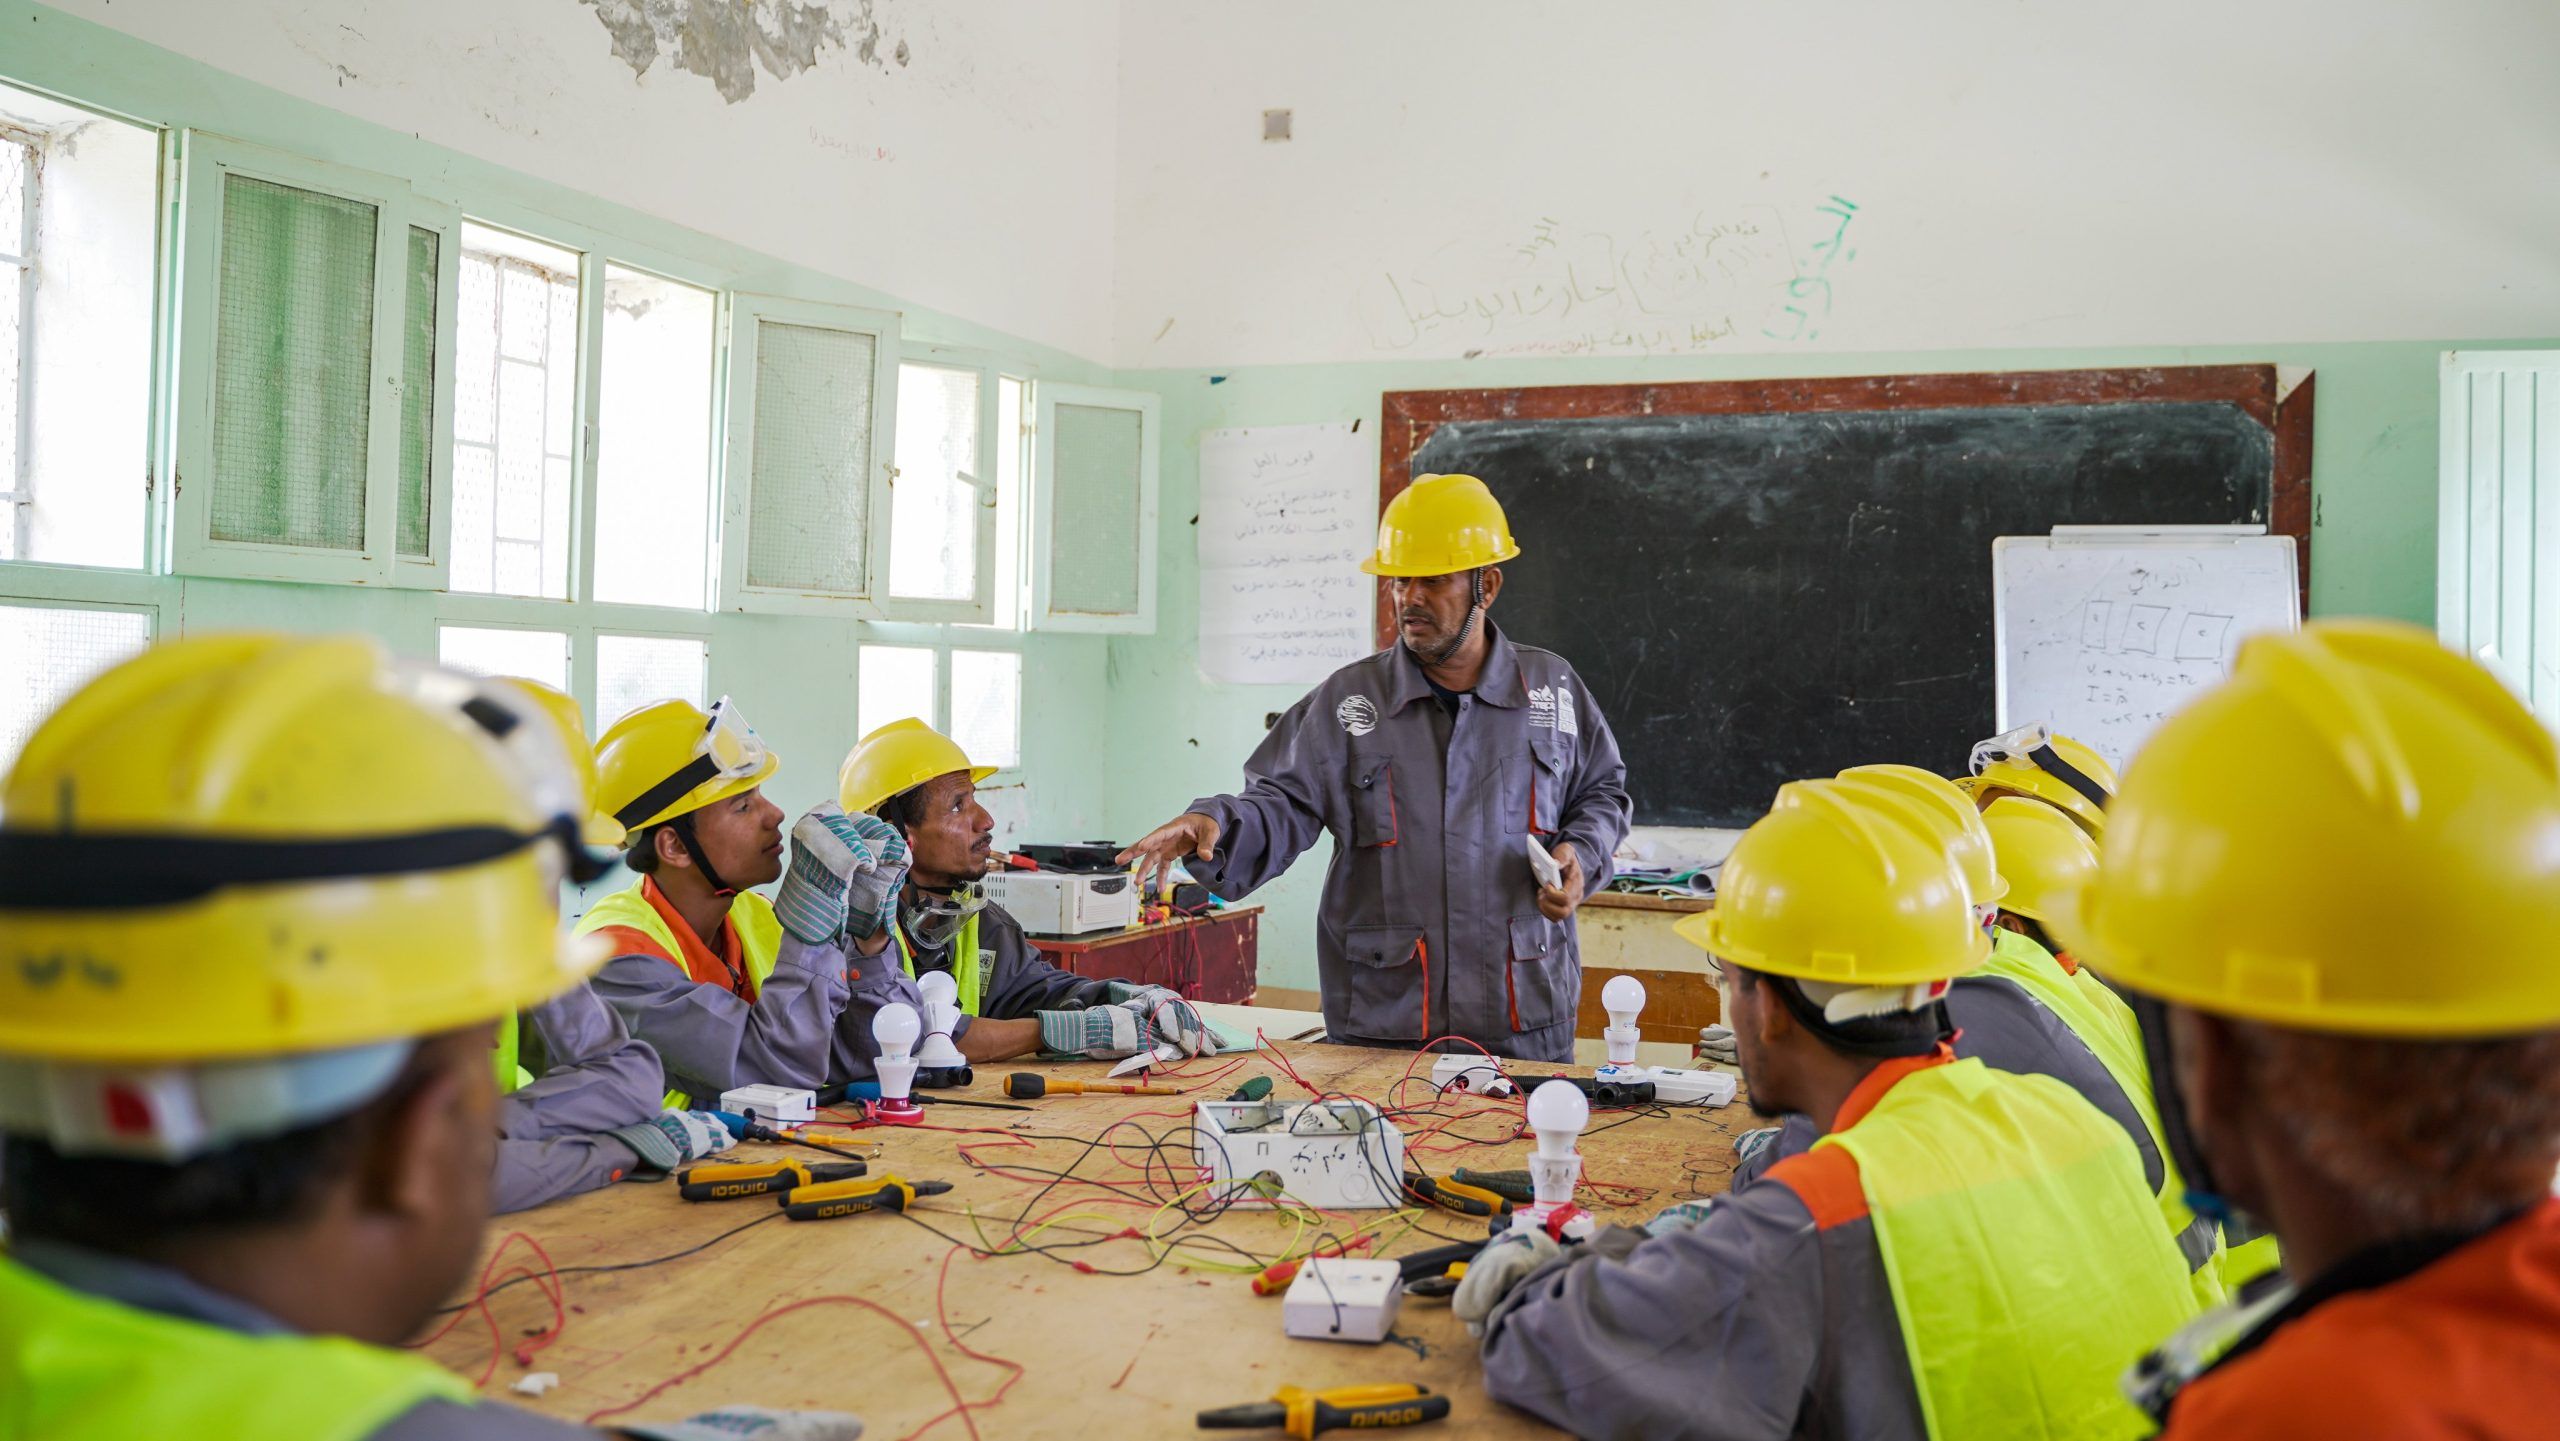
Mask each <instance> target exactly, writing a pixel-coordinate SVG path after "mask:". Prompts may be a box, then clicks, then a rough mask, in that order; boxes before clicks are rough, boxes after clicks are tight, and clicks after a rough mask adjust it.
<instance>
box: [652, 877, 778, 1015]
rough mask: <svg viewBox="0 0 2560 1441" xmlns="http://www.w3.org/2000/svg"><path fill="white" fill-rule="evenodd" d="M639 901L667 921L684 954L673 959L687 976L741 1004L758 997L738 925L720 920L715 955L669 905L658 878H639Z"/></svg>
mask: <svg viewBox="0 0 2560 1441" xmlns="http://www.w3.org/2000/svg"><path fill="white" fill-rule="evenodd" d="M640 898H641V899H642V900H645V901H647V902H648V903H649V908H650V909H651V910H653V911H656V912H657V913H658V918H659V919H660V920H662V921H665V922H666V924H667V934H668V935H671V936H673V937H675V939H676V945H677V946H678V947H680V948H681V949H682V950H683V951H684V955H683V956H682V957H681V958H674V959H678V960H679V963H680V964H681V965H683V967H684V973H685V974H686V975H688V976H690V977H692V978H693V979H694V980H697V981H699V982H701V983H702V984H704V985H706V986H718V987H720V988H721V989H722V990H724V991H727V992H728V993H729V994H731V995H733V996H736V997H737V998H738V999H739V1000H742V1001H752V1000H754V999H755V998H756V981H755V977H753V976H751V975H749V974H748V973H747V960H746V947H745V945H743V944H742V943H741V942H740V941H739V939H738V928H737V927H736V926H734V925H732V924H730V923H729V921H728V920H727V919H726V918H723V919H722V920H721V922H720V952H721V953H720V954H719V955H716V956H715V955H713V954H712V953H711V948H710V947H709V946H706V945H704V944H703V943H702V938H701V937H700V936H697V935H695V934H694V933H693V927H692V926H690V925H688V924H687V923H686V922H685V918H684V916H683V915H682V914H681V913H679V912H678V911H677V910H676V908H675V906H674V905H672V904H671V903H669V901H668V900H667V897H666V893H665V892H664V891H661V890H659V889H658V881H657V878H656V877H654V876H643V877H641V878H640ZM653 949H654V948H653Z"/></svg>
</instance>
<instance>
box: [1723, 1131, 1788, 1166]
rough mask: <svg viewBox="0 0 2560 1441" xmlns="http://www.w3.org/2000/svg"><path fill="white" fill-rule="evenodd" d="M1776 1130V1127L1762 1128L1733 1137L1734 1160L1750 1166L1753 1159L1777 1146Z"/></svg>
mask: <svg viewBox="0 0 2560 1441" xmlns="http://www.w3.org/2000/svg"><path fill="white" fill-rule="evenodd" d="M1778 1130H1779V1128H1778V1127H1776V1126H1762V1127H1761V1128H1760V1129H1759V1130H1756V1131H1745V1132H1743V1133H1742V1134H1741V1135H1739V1136H1736V1137H1734V1138H1733V1154H1734V1158H1735V1159H1736V1160H1738V1161H1740V1162H1742V1163H1743V1164H1745V1165H1748V1164H1750V1162H1751V1160H1752V1159H1753V1158H1754V1157H1756V1156H1758V1155H1759V1154H1760V1153H1761V1152H1763V1151H1765V1150H1767V1149H1769V1148H1770V1147H1771V1146H1774V1145H1776V1144H1778Z"/></svg>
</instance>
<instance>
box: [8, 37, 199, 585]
mask: <svg viewBox="0 0 2560 1441" xmlns="http://www.w3.org/2000/svg"><path fill="white" fill-rule="evenodd" d="M0 117H5V119H6V120H7V121H8V122H9V124H10V125H13V126H25V127H31V128H37V129H45V130H49V131H50V132H51V133H52V136H53V137H54V139H53V142H52V143H51V144H49V145H47V146H46V147H44V150H43V162H42V165H41V167H40V168H38V169H35V170H34V171H33V172H32V173H30V172H29V170H28V164H29V161H30V158H31V156H32V155H33V154H34V152H33V151H31V150H30V149H29V148H28V147H27V146H25V145H22V144H18V143H14V142H11V141H7V140H0V184H5V183H6V182H9V181H15V182H16V183H18V184H21V185H28V186H30V187H31V188H29V189H26V190H23V191H21V192H20V193H21V194H22V195H24V196H26V197H28V202H27V206H26V208H24V209H23V210H22V211H21V212H20V213H19V214H17V215H16V216H14V217H0V490H5V489H9V488H11V483H12V481H14V482H15V483H16V489H17V490H18V491H19V492H20V493H21V494H22V495H24V496H26V497H28V499H29V503H28V504H26V505H23V506H20V507H19V508H18V511H17V522H16V532H17V533H16V534H15V535H14V536H11V535H10V533H9V532H10V530H11V526H10V524H9V519H8V516H7V513H6V511H5V510H0V554H10V553H12V549H11V547H12V543H13V542H14V546H15V549H14V555H15V556H16V558H18V559H21V560H33V561H42V562H46V563H49V564H61V565H94V566H117V567H125V568H138V567H140V566H141V565H143V563H144V555H143V544H144V533H145V530H146V528H147V527H146V522H147V515H146V509H147V497H146V493H145V490H144V485H143V481H144V477H145V476H146V475H147V474H148V473H149V465H150V460H149V454H148V448H149V443H150V436H151V431H152V427H153V423H154V412H153V410H152V400H153V396H152V393H151V366H152V354H153V346H152V337H153V322H154V315H153V304H154V299H155V291H156V289H157V282H158V279H159V262H160V248H159V242H160V234H159V228H160V215H159V181H160V132H158V131H156V130H150V129H145V128H144V127H142V126H139V125H128V124H125V123H123V122H121V121H116V120H110V119H107V118H105V117H103V116H99V115H94V114H91V113H89V112H86V111H80V110H75V109H73V108H72V107H69V106H65V105H63V104H61V103H60V102H58V101H54V100H52V99H50V98H48V97H45V96H40V95H35V94H32V93H29V92H26V91H19V90H11V89H9V88H8V87H7V86H5V85H0ZM8 208H9V206H8V205H7V204H5V203H0V211H5V210H7V209H8ZM11 257H15V258H16V259H25V260H32V261H33V262H34V265H35V268H34V269H32V270H26V271H21V270H20V269H19V267H18V266H17V265H16V263H15V261H14V260H13V259H12V258H11ZM22 277H23V284H24V288H23V289H21V288H20V285H19V282H20V281H21V278H22ZM22 325H23V327H24V328H23V329H21V328H20V327H21V326H22ZM20 406H23V407H24V409H23V410H20V409H16V407H20ZM13 443H16V444H18V445H19V446H20V447H21V448H20V449H18V450H17V452H16V454H15V457H14V459H12V458H11V457H10V456H9V455H8V452H9V450H10V448H11V445H12V444H13ZM190 498H193V497H190Z"/></svg>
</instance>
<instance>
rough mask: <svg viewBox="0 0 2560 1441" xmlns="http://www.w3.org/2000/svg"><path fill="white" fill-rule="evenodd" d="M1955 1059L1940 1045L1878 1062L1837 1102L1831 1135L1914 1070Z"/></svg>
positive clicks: (1861, 1115) (1860, 1118) (1952, 1051)
mask: <svg viewBox="0 0 2560 1441" xmlns="http://www.w3.org/2000/svg"><path fill="white" fill-rule="evenodd" d="M1955 1058H1956V1050H1955V1047H1953V1046H1950V1045H1946V1044H1944V1043H1943V1042H1942V1043H1940V1044H1939V1046H1938V1048H1937V1049H1936V1050H1934V1051H1931V1052H1930V1053H1929V1054H1927V1055H1925V1056H1896V1057H1894V1058H1893V1059H1892V1060H1889V1061H1879V1062H1877V1063H1876V1068H1875V1069H1874V1070H1872V1071H1869V1072H1867V1074H1866V1076H1865V1077H1864V1078H1863V1079H1861V1080H1860V1081H1859V1082H1858V1084H1857V1085H1856V1086H1854V1087H1852V1088H1851V1089H1850V1091H1849V1099H1847V1100H1845V1101H1842V1102H1841V1103H1840V1114H1838V1115H1836V1116H1834V1117H1832V1118H1831V1130H1832V1133H1833V1134H1834V1135H1837V1134H1838V1133H1840V1132H1842V1131H1845V1130H1847V1129H1849V1128H1850V1127H1851V1126H1854V1125H1856V1124H1858V1123H1859V1122H1860V1121H1863V1120H1865V1119H1866V1118H1867V1112H1869V1111H1872V1110H1874V1109H1875V1108H1876V1102H1878V1101H1881V1100H1883V1099H1884V1093H1885V1092H1887V1091H1890V1090H1892V1089H1893V1085H1894V1082H1896V1081H1899V1080H1901V1079H1902V1078H1903V1077H1905V1076H1907V1075H1910V1074H1911V1073H1912V1072H1913V1071H1919V1070H1926V1069H1927V1068H1929V1067H1931V1066H1944V1065H1947V1064H1949V1063H1951V1062H1953V1061H1954V1060H1955ZM1771 1169H1772V1170H1774V1169H1775V1168H1774V1167H1773V1168H1771Z"/></svg>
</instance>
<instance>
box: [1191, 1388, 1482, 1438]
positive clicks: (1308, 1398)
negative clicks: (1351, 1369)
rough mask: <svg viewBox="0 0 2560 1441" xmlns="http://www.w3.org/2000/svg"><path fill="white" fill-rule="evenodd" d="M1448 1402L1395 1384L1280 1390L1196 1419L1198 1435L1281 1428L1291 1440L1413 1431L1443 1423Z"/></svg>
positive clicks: (1429, 1390)
mask: <svg viewBox="0 0 2560 1441" xmlns="http://www.w3.org/2000/svg"><path fill="white" fill-rule="evenodd" d="M1448 1415H1449V1398H1448V1397H1446V1396H1435V1395H1433V1394H1431V1388H1430V1387H1428V1386H1413V1385H1406V1384H1401V1383H1390V1384H1381V1385H1375V1386H1336V1387H1334V1388H1333V1389H1332V1390H1330V1391H1304V1390H1300V1389H1299V1388H1297V1387H1295V1386H1283V1387H1281V1388H1280V1389H1279V1390H1277V1391H1274V1392H1273V1393H1271V1399H1270V1400H1268V1401H1256V1402H1253V1403H1252V1404H1250V1405H1246V1406H1224V1407H1220V1408H1219V1409H1217V1410H1215V1411H1203V1412H1201V1413H1200V1416H1199V1423H1200V1428H1201V1429H1202V1430H1204V1431H1242V1430H1256V1429H1260V1428H1262V1427H1266V1426H1281V1427H1285V1428H1287V1430H1288V1434H1290V1435H1292V1436H1300V1437H1306V1436H1318V1435H1322V1434H1323V1433H1325V1432H1327V1431H1333V1430H1338V1429H1341V1428H1344V1427H1355V1428H1358V1429H1360V1430H1364V1431H1365V1430H1368V1429H1370V1428H1372V1427H1377V1426H1419V1425H1421V1424H1422V1423H1423V1422H1425V1421H1442V1420H1446V1419H1447V1418H1448Z"/></svg>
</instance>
